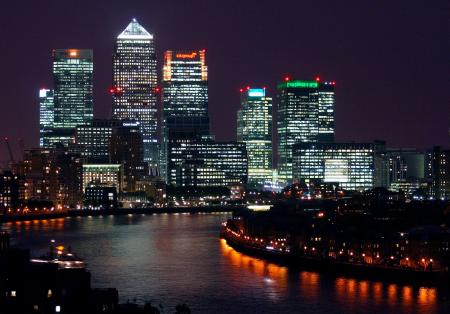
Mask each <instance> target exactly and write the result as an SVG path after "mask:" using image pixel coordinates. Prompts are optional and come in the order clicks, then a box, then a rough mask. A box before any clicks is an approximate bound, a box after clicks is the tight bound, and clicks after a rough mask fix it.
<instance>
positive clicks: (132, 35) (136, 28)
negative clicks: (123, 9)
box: [117, 19, 153, 39]
mask: <svg viewBox="0 0 450 314" xmlns="http://www.w3.org/2000/svg"><path fill="white" fill-rule="evenodd" d="M117 39H153V35H152V34H150V33H149V32H147V30H146V29H145V28H143V27H142V25H141V24H139V23H138V21H137V20H136V19H132V20H131V23H130V24H128V26H127V28H125V30H124V31H123V32H122V33H121V34H120V35H119V36H118V37H117Z"/></svg>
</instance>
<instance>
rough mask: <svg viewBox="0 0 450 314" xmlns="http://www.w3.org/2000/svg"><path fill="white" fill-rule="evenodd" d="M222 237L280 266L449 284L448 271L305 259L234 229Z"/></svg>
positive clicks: (229, 243) (358, 275)
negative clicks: (246, 238)
mask: <svg viewBox="0 0 450 314" xmlns="http://www.w3.org/2000/svg"><path fill="white" fill-rule="evenodd" d="M221 237H222V238H223V239H225V240H226V242H227V244H228V245H229V246H230V247H232V248H233V249H235V250H236V251H238V252H241V253H244V254H247V255H249V256H253V257H258V258H262V259H265V260H268V261H271V262H274V263H277V264H280V265H285V266H290V267H299V268H302V269H305V270H313V271H318V272H321V273H331V274H333V275H345V276H350V277H355V278H359V279H370V280H383V281H386V280H388V281H395V282H399V283H413V284H420V285H425V286H439V285H442V284H448V283H449V281H450V278H449V274H448V272H441V271H422V270H415V269H408V268H401V267H391V266H385V265H377V264H362V263H350V262H341V261H337V260H334V259H326V258H320V257H312V256H305V255H302V254H300V253H298V252H291V251H290V250H284V251H281V250H277V249H273V248H272V247H264V246H256V245H254V244H253V243H250V242H248V241H246V240H245V239H243V238H242V236H237V235H236V234H235V233H234V232H233V231H232V230H230V229H228V228H226V227H224V228H222V230H221Z"/></svg>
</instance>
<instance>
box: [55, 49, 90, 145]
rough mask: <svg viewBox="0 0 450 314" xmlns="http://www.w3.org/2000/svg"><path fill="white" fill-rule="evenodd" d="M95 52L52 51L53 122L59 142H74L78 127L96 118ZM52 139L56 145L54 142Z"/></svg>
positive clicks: (77, 50)
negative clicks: (94, 89) (94, 107)
mask: <svg viewBox="0 0 450 314" xmlns="http://www.w3.org/2000/svg"><path fill="white" fill-rule="evenodd" d="M93 70H94V67H93V53H92V50H88V49H56V50H54V51H53V77H54V123H53V133H54V134H53V135H52V137H54V138H56V139H55V140H56V141H60V142H62V144H64V145H68V144H69V143H70V142H73V139H74V133H75V128H76V126H77V125H82V124H89V123H91V121H92V118H93ZM55 140H53V142H55Z"/></svg>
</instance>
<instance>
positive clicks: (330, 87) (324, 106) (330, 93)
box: [317, 79, 336, 143]
mask: <svg viewBox="0 0 450 314" xmlns="http://www.w3.org/2000/svg"><path fill="white" fill-rule="evenodd" d="M317 80H318V81H319V79H317ZM335 85H336V84H335V82H334V81H333V82H319V88H318V101H319V112H318V119H319V121H318V122H319V135H318V141H319V142H322V143H325V142H327V143H330V142H334V109H335V108H334V107H335V92H334V87H335Z"/></svg>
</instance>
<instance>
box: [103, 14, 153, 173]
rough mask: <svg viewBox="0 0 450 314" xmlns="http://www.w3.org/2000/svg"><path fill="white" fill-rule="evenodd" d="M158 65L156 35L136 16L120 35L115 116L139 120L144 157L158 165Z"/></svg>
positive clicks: (115, 60)
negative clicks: (139, 21)
mask: <svg viewBox="0 0 450 314" xmlns="http://www.w3.org/2000/svg"><path fill="white" fill-rule="evenodd" d="M157 83H158V79H157V68H156V51H155V44H154V40H153V35H152V34H150V33H149V32H147V31H146V30H145V29H144V28H143V27H142V26H141V25H140V24H139V23H138V22H137V21H136V19H133V20H132V21H131V23H130V24H129V25H128V26H127V28H126V29H125V30H124V31H123V32H122V33H121V34H120V35H119V36H118V37H117V41H116V45H115V51H114V57H113V86H112V87H111V89H110V92H111V94H112V96H113V118H114V119H117V120H127V121H131V120H133V121H137V122H138V123H139V125H140V130H141V133H142V138H143V142H144V160H145V161H146V162H148V163H149V165H150V166H151V167H155V166H157V162H158V156H159V149H158V140H157V122H158V119H157Z"/></svg>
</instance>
